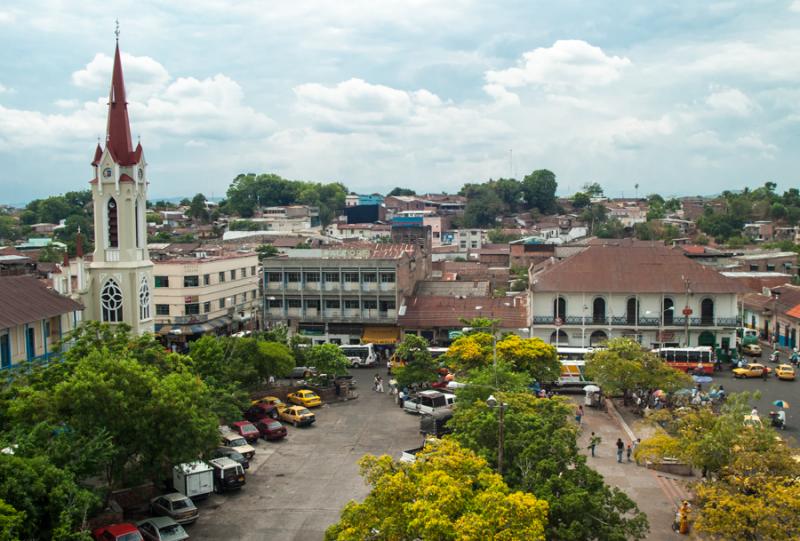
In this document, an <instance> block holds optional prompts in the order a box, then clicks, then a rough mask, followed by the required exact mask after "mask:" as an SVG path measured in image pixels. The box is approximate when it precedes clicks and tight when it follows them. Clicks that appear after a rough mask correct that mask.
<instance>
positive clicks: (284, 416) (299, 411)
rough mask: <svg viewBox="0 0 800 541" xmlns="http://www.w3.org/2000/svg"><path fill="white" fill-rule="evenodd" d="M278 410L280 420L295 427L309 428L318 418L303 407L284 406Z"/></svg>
mask: <svg viewBox="0 0 800 541" xmlns="http://www.w3.org/2000/svg"><path fill="white" fill-rule="evenodd" d="M276 407H277V408H278V419H280V420H281V421H285V422H287V423H292V424H293V425H294V426H308V425H310V424H312V423H313V422H314V421H316V420H317V418H316V416H315V415H314V414H313V413H311V412H310V411H308V410H307V409H306V408H304V407H303V406H287V405H286V404H282V405H279V406H276Z"/></svg>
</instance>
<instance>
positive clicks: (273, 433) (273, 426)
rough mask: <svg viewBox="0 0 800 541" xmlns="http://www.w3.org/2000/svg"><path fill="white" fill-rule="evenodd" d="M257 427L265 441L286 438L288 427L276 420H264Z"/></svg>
mask: <svg viewBox="0 0 800 541" xmlns="http://www.w3.org/2000/svg"><path fill="white" fill-rule="evenodd" d="M255 425H256V428H257V429H258V431H259V432H260V433H261V437H262V438H264V439H265V440H279V439H281V438H285V437H286V427H285V426H283V425H282V424H281V423H280V421H276V420H275V419H262V420H261V421H258V422H257V423H256V424H255Z"/></svg>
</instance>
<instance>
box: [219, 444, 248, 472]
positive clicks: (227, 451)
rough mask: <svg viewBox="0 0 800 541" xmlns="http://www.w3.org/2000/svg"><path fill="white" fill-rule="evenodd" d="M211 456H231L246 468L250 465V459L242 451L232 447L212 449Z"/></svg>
mask: <svg viewBox="0 0 800 541" xmlns="http://www.w3.org/2000/svg"><path fill="white" fill-rule="evenodd" d="M211 458H230V459H231V460H233V461H234V462H237V463H239V464H241V465H242V468H244V469H248V468H249V467H250V461H249V460H247V458H246V457H245V456H244V455H243V454H242V453H240V452H239V451H235V450H233V449H232V448H230V447H217V448H216V449H214V450H213V451H211Z"/></svg>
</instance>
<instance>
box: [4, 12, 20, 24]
mask: <svg viewBox="0 0 800 541" xmlns="http://www.w3.org/2000/svg"><path fill="white" fill-rule="evenodd" d="M16 19H17V17H16V15H14V13H12V12H10V11H0V24H8V23H13V22H14V21H15V20H16Z"/></svg>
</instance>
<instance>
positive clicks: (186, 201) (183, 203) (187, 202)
mask: <svg viewBox="0 0 800 541" xmlns="http://www.w3.org/2000/svg"><path fill="white" fill-rule="evenodd" d="M191 204H192V202H191V200H190V199H189V198H188V197H184V198H183V199H181V201H180V203H178V205H179V206H181V207H188V206H191Z"/></svg>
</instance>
